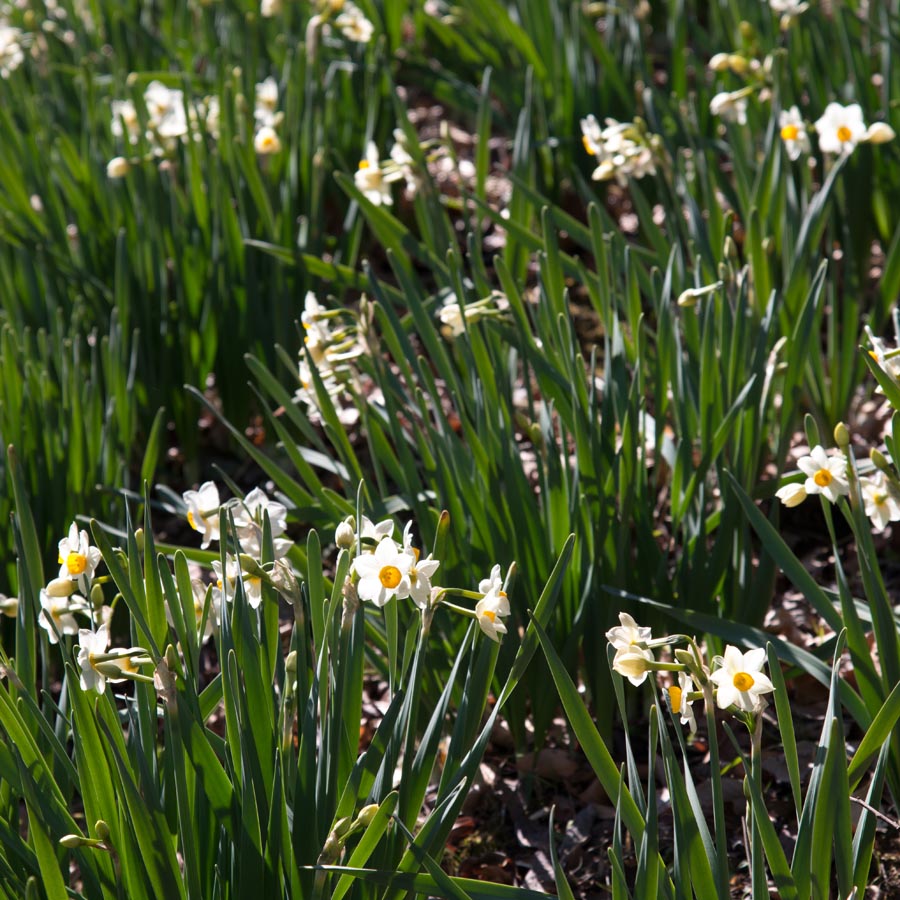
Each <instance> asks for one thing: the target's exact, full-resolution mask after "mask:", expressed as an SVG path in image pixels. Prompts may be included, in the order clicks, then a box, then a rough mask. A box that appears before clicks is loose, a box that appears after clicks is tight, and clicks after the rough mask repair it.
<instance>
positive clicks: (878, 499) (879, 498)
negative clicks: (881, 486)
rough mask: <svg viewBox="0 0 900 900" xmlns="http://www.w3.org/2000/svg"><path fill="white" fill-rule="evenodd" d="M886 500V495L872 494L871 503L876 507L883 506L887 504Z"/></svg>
mask: <svg viewBox="0 0 900 900" xmlns="http://www.w3.org/2000/svg"><path fill="white" fill-rule="evenodd" d="M887 498H888V495H887V494H872V502H873V503H874V504H875V505H876V506H884V504H885V503H887Z"/></svg>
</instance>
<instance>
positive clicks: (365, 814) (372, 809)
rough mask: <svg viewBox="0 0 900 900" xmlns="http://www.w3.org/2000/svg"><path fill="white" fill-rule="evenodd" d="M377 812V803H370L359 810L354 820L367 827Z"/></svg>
mask: <svg viewBox="0 0 900 900" xmlns="http://www.w3.org/2000/svg"><path fill="white" fill-rule="evenodd" d="M377 812H378V804H377V803H370V804H369V805H368V806H364V807H363V808H362V809H361V810H360V811H359V815H358V816H357V817H356V821H357V822H359V824H360V825H362V826H363V827H368V826H369V825H370V824H371V822H372V819H374V818H375V813H377Z"/></svg>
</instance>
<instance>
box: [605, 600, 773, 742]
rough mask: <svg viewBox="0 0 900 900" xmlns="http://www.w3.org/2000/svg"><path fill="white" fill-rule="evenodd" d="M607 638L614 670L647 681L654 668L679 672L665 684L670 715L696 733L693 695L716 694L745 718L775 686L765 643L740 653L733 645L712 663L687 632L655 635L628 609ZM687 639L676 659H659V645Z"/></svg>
mask: <svg viewBox="0 0 900 900" xmlns="http://www.w3.org/2000/svg"><path fill="white" fill-rule="evenodd" d="M606 638H607V640H608V641H609V642H610V644H611V645H612V647H613V648H614V649H615V651H616V653H615V656H614V657H613V662H612V667H613V671H615V672H617V673H618V674H620V675H623V676H624V677H626V678H627V679H628V680H629V681H630V682H631V683H632V684H634V685H640V684H643V683H644V681H645V680H646V679H647V676H648V675H649V673H650V672H669V673H672V674H674V675H676V677H677V683H676V684H672V685H670V686H669V687H668V688H667V693H668V696H669V703H670V706H671V708H672V714H673V715H675V714H677V715H678V716H679V718H680V720H681V723H682V724H683V725H689V726H690V729H691V731H692V732H693V731H696V730H697V719H696V716H695V714H694V710H693V706H692V704H693V703H694V701H695V700H699V699H704V700H705V701H706V702H707V703H709V702H710V701H711V700H712V699H713V697H715V702H716V706H717V707H718V708H719V709H730V710H731V711H732V712H733V713H735V714H736V715H739V716H742V717H744V718H746V717H748V716H757V715H758V714H759V713H761V712H762V711H763V709H765V707H766V704H767V701H766V699H765V695H766V694H768V693H771V692H772V691H773V690H774V686H773V685H772V682H771V681H770V680H769V678H768V676H767V675H766V674H765V673H764V672H763V666H764V664H765V661H766V651H765V650H763V649H762V648H757V649H755V650H748V651H747V652H746V653H742V652H741V651H740V650H739V649H738V648H737V647H734V646H731V645H729V646H727V647H726V648H725V653H724V655H722V656H715V657H713V660H712V664H711V665H707V664H706V662H705V660H704V657H703V654H702V653H701V652H700V650H699V648H698V647H697V644H696V642H695V641H694V640H692V639H690V638H686V637H684V636H683V635H673V636H667V637H663V638H658V639H656V640H654V638H653V636H652V634H651V632H650V629H649V628H642V627H641V626H640V625H638V624H637V622H635V621H634V619H633V618H632V617H631V616H630V615H628V613H624V612H623V613H619V625H617V626H616V627H615V628H611V629H610V630H609V631H607V632H606ZM685 641H686V642H687V643H688V644H689V649H687V650H676V651H675V654H674V655H675V658H676V660H677V662H658V661H657V660H656V657H655V655H654V653H653V649H654V648H655V647H661V646H669V645H671V644H674V643H678V642H685Z"/></svg>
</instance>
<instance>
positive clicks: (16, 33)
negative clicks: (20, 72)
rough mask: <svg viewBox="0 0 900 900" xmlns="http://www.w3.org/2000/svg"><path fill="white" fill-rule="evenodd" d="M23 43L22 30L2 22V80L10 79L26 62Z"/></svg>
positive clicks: (0, 32)
mask: <svg viewBox="0 0 900 900" xmlns="http://www.w3.org/2000/svg"><path fill="white" fill-rule="evenodd" d="M23 41H24V35H23V33H22V30H21V29H20V28H13V26H12V25H4V24H3V23H2V22H0V78H9V76H10V75H11V74H12V73H13V72H15V70H16V69H18V68H19V66H20V65H22V63H23V62H24V61H25V50H24V43H23Z"/></svg>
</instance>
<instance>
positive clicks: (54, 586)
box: [47, 578, 75, 598]
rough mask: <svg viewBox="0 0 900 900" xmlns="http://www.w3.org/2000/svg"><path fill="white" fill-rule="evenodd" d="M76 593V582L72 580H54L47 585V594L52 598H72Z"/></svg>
mask: <svg viewBox="0 0 900 900" xmlns="http://www.w3.org/2000/svg"><path fill="white" fill-rule="evenodd" d="M74 593H75V582H74V581H72V579H71V578H54V579H53V581H51V582H50V584H48V585H47V594H48V595H49V596H51V597H57V598H59V597H71V596H72V594H74Z"/></svg>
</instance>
